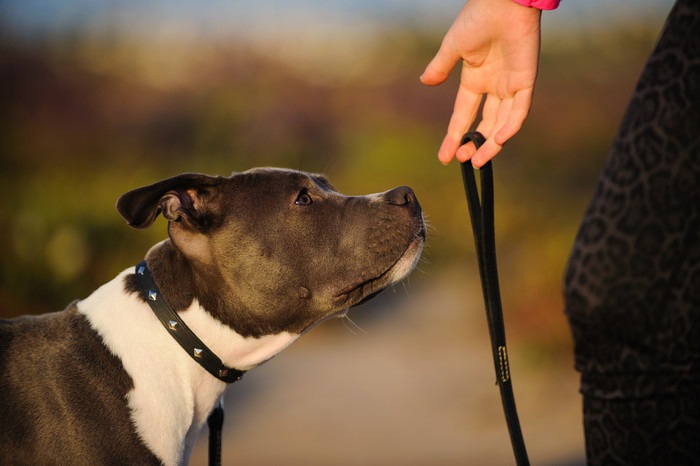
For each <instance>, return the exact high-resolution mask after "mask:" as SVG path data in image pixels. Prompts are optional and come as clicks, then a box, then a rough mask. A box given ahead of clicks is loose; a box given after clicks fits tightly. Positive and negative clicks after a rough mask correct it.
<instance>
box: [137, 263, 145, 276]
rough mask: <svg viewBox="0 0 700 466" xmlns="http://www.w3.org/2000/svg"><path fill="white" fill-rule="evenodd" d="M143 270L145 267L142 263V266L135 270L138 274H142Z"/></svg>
mask: <svg viewBox="0 0 700 466" xmlns="http://www.w3.org/2000/svg"><path fill="white" fill-rule="evenodd" d="M145 271H146V267H144V266H143V265H142V266H140V267H139V268H138V269H137V270H136V273H137V274H139V275H143V273H144V272H145Z"/></svg>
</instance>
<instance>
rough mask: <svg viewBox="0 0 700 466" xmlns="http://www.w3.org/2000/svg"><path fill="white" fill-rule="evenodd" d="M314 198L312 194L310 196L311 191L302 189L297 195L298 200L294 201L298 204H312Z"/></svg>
mask: <svg viewBox="0 0 700 466" xmlns="http://www.w3.org/2000/svg"><path fill="white" fill-rule="evenodd" d="M313 202H314V201H313V199H311V196H309V193H307V192H306V191H302V192H301V193H299V196H297V200H296V201H294V203H295V204H296V205H311V204H312V203H313Z"/></svg>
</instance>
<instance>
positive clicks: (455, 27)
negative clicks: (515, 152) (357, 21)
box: [420, 0, 558, 167]
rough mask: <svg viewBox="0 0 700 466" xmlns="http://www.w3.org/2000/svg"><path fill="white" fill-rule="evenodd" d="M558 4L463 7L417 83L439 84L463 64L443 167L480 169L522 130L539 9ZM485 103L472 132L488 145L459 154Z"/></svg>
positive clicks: (476, 0)
mask: <svg viewBox="0 0 700 466" xmlns="http://www.w3.org/2000/svg"><path fill="white" fill-rule="evenodd" d="M516 2H517V3H516ZM523 4H525V5H528V6H525V5H523ZM556 4H558V1H555V0H469V1H468V2H467V3H466V4H465V5H464V7H463V8H462V11H461V12H460V13H459V15H458V16H457V18H456V19H455V21H454V23H453V24H452V26H451V27H450V29H449V31H447V34H446V35H445V38H444V39H443V41H442V45H441V46H440V50H439V51H438V53H437V55H435V58H433V60H432V61H431V62H430V63H429V64H428V67H427V68H426V69H425V72H424V73H423V75H422V76H421V78H420V79H421V82H423V83H424V84H427V85H437V84H440V83H442V82H443V81H445V80H446V79H447V76H448V75H449V73H450V71H451V70H452V68H454V66H455V65H456V64H457V62H459V61H460V60H462V75H461V79H460V85H459V89H458V91H457V97H456V99H455V105H454V111H453V113H452V117H451V118H450V123H449V125H448V129H447V135H446V136H445V139H444V140H443V142H442V145H441V147H440V150H439V152H438V158H439V160H440V161H441V162H442V163H444V164H447V163H449V162H450V161H451V160H452V159H453V158H454V157H455V156H456V157H457V159H458V160H459V161H461V162H464V161H467V160H469V159H471V161H472V164H473V165H474V166H475V167H481V166H482V165H483V164H485V163H486V162H487V161H489V160H491V159H492V158H493V157H494V156H496V154H498V152H499V151H500V150H501V147H502V146H503V144H505V142H506V141H508V139H510V138H511V137H513V136H514V135H515V134H516V133H517V132H518V131H519V130H520V128H521V127H522V125H523V122H524V121H525V118H526V117H527V115H528V112H529V110H530V104H531V103H532V93H533V90H534V86H535V79H536V77H537V66H538V60H539V51H540V15H541V9H545V8H554V7H556ZM484 98H485V101H484V107H483V112H482V119H481V121H480V122H479V124H478V126H477V128H476V129H477V131H479V132H481V133H482V134H483V135H484V136H486V143H484V145H482V146H481V148H480V149H479V150H478V151H475V149H474V146H473V145H472V144H468V145H466V146H464V147H462V148H459V142H460V138H461V136H462V134H463V133H464V132H466V131H467V130H468V129H469V128H470V127H471V125H472V123H473V122H474V120H475V119H476V116H477V112H478V110H479V106H480V104H481V102H482V100H483V99H484ZM458 148H459V150H458Z"/></svg>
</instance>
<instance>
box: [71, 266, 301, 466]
mask: <svg viewBox="0 0 700 466" xmlns="http://www.w3.org/2000/svg"><path fill="white" fill-rule="evenodd" d="M133 273H134V269H133V267H130V268H129V269H127V270H125V271H124V272H122V273H121V274H120V275H118V276H117V277H116V278H115V279H114V280H112V281H111V282H109V283H107V284H105V285H103V286H102V287H100V288H99V289H97V290H96V291H95V292H94V293H93V294H91V295H90V296H89V297H88V298H86V299H84V300H83V301H81V302H79V303H78V309H79V310H80V312H82V313H83V314H85V315H86V316H87V318H88V320H89V321H90V323H91V325H92V327H93V328H94V329H95V330H96V331H97V332H98V333H99V334H100V335H101V336H102V338H103V340H104V343H105V345H106V346H107V348H108V349H109V350H110V351H111V352H112V353H114V354H115V355H116V356H118V357H119V358H120V359H121V361H122V364H123V365H124V369H125V371H126V373H127V374H128V375H129V376H130V377H131V379H132V382H133V386H134V387H133V389H132V390H131V392H130V393H129V394H128V396H127V398H128V403H129V406H130V408H131V411H132V420H133V422H134V425H135V426H136V429H137V431H138V433H139V435H140V436H141V438H142V439H143V441H144V443H146V445H147V446H148V447H149V448H150V449H151V450H152V451H153V452H154V453H156V454H157V455H158V456H159V457H160V459H161V460H162V461H163V463H164V464H165V465H176V464H181V463H183V462H184V463H186V462H187V459H188V458H189V454H190V452H191V448H192V446H193V444H194V439H195V438H196V437H197V434H198V432H199V430H200V429H201V427H202V425H203V424H204V422H205V421H206V418H207V416H208V414H209V413H210V412H211V410H212V409H213V407H214V406H215V404H216V403H217V402H218V400H219V399H220V398H221V396H222V395H223V393H224V390H225V389H226V387H227V385H226V384H225V383H224V382H221V381H219V380H218V379H216V378H214V377H213V376H212V375H211V374H209V373H208V372H206V371H205V370H204V369H203V368H202V367H201V366H199V365H198V364H197V363H196V362H195V361H194V360H192V359H191V358H190V357H189V355H188V354H187V353H185V351H184V350H183V349H182V348H181V347H180V346H179V345H178V343H177V342H176V341H175V340H174V339H173V338H172V337H171V336H170V335H169V334H168V332H167V331H166V330H165V329H164V328H163V326H162V325H161V324H160V322H159V321H158V319H157V318H156V316H155V315H154V314H153V312H152V310H151V308H150V307H149V306H148V304H147V303H145V302H144V301H143V300H142V299H141V298H140V297H139V295H138V293H134V292H132V291H128V285H127V283H128V281H129V280H128V279H127V278H128V277H129V275H131V274H133ZM182 278H183V277H182V275H181V276H180V279H182ZM161 281H163V280H161ZM187 286H188V285H187V284H185V283H183V284H182V290H185V291H186V289H187ZM162 291H163V290H162ZM163 292H164V293H166V292H165V291H163ZM178 313H179V315H180V317H181V318H182V319H183V321H184V322H185V323H186V324H187V325H188V326H189V327H190V328H191V329H192V330H193V331H194V332H195V334H196V335H197V336H198V337H199V338H200V339H201V340H202V341H203V342H204V343H205V344H206V345H207V346H208V347H209V348H210V349H211V350H212V351H214V352H215V353H216V354H217V355H218V356H219V357H220V358H221V359H222V361H223V362H224V364H226V365H227V366H229V367H236V368H239V369H241V370H249V369H252V368H253V367H255V366H257V365H258V364H260V363H262V362H264V361H266V360H268V359H270V358H271V357H273V356H274V355H275V354H277V353H279V352H280V351H282V350H283V349H284V348H286V347H287V346H288V345H289V344H291V343H292V342H293V341H294V340H295V339H296V338H297V337H298V335H294V334H290V333H286V332H283V333H280V334H277V335H268V336H264V337H261V338H252V337H248V338H245V337H243V336H241V335H239V334H237V333H236V332H235V331H234V330H233V329H231V328H230V327H228V326H226V325H223V324H221V323H220V322H219V321H218V320H217V319H215V318H214V317H213V316H212V315H211V314H209V313H208V312H207V311H206V310H205V309H203V308H202V307H201V306H200V305H199V303H198V302H197V300H196V299H192V301H191V303H190V304H189V306H188V307H187V308H186V309H185V310H184V311H180V312H178ZM154 400H155V401H154Z"/></svg>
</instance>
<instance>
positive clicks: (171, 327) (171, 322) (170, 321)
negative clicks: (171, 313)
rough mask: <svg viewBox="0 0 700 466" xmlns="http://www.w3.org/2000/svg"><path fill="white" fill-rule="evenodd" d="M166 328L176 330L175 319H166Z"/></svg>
mask: <svg viewBox="0 0 700 466" xmlns="http://www.w3.org/2000/svg"><path fill="white" fill-rule="evenodd" d="M168 328H169V329H170V330H173V331H177V321H176V320H169V321H168Z"/></svg>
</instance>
